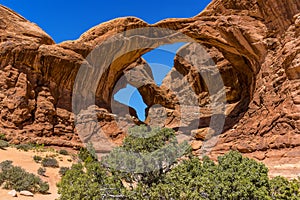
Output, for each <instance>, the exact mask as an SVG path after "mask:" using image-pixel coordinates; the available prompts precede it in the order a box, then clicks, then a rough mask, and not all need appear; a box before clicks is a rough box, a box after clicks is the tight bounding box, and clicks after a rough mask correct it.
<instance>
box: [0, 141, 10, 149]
mask: <svg viewBox="0 0 300 200" xmlns="http://www.w3.org/2000/svg"><path fill="white" fill-rule="evenodd" d="M7 147H9V144H8V142H6V141H4V140H0V149H2V150H4V149H6V148H7Z"/></svg>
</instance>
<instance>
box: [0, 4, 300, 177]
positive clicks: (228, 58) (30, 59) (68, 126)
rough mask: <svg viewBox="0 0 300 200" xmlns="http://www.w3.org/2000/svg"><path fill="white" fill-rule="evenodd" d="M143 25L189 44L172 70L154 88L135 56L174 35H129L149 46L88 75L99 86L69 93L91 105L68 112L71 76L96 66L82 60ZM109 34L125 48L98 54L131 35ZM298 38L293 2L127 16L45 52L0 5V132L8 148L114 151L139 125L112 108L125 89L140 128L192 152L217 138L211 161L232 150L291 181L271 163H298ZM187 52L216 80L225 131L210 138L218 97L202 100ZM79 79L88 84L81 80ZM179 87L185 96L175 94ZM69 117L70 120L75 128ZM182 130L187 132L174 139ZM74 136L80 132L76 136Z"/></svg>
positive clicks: (35, 35)
mask: <svg viewBox="0 0 300 200" xmlns="http://www.w3.org/2000/svg"><path fill="white" fill-rule="evenodd" d="M149 27H152V28H153V27H156V28H161V29H162V28H165V29H169V30H173V31H176V32H178V33H181V34H183V35H186V36H188V37H189V38H192V39H193V41H194V42H195V43H194V44H188V45H186V46H184V47H182V48H181V49H180V50H179V51H178V53H177V56H176V57H175V59H174V68H173V69H172V70H171V71H170V73H169V74H168V76H167V77H166V78H165V80H164V81H163V84H162V85H161V86H157V85H156V84H155V82H154V81H153V76H152V73H151V70H150V68H149V66H148V65H147V63H146V62H145V61H144V60H143V59H142V58H141V56H142V55H143V54H145V53H146V52H148V51H150V50H151V49H152V48H156V47H158V46H159V45H162V44H169V43H174V42H178V41H181V39H180V38H178V37H177V35H171V36H170V37H168V38H162V37H160V36H162V35H164V34H167V33H159V32H158V33H156V34H153V33H149V34H148V35H146V36H145V35H144V36H143V37H141V35H139V33H138V32H136V33H135V35H134V36H135V37H136V42H135V43H134V45H137V46H138V45H139V43H140V41H142V40H141V39H143V41H150V42H151V44H152V45H151V46H150V47H148V48H139V49H137V50H135V51H130V52H127V53H126V54H124V55H120V56H119V57H118V58H117V59H115V60H114V61H113V62H111V64H110V65H109V67H108V68H107V69H106V70H104V72H103V76H101V77H95V78H97V79H99V84H95V85H93V84H90V85H88V83H84V84H87V85H86V86H89V87H92V88H94V89H95V93H94V94H90V93H89V92H90V91H82V92H81V93H78V94H77V93H76V95H79V97H80V98H79V99H81V100H82V101H83V102H84V101H88V102H90V100H91V99H89V98H90V96H91V95H92V96H93V95H95V102H94V104H96V106H95V105H93V103H92V104H90V105H86V107H82V105H81V102H76V103H78V107H75V110H72V94H73V91H74V90H73V89H74V84H75V82H76V76H77V75H78V73H77V72H78V71H79V70H80V67H81V66H85V67H87V69H88V67H91V69H92V68H93V61H97V59H99V58H95V57H93V56H91V52H92V51H93V50H94V49H95V48H96V47H97V45H100V44H103V43H105V42H106V41H107V40H109V38H111V37H113V36H115V35H116V34H118V33H122V32H124V31H130V30H136V29H138V28H149ZM151 34H153V35H151ZM160 34H161V35H160ZM119 36H120V37H121V39H122V41H125V42H124V43H122V45H119V46H110V49H107V51H108V52H110V54H113V53H117V52H118V51H122V50H126V48H127V47H128V46H126V45H129V44H130V45H132V42H131V43H128V44H127V43H126V41H129V39H130V38H131V36H133V35H126V34H123V35H122V34H121V35H119ZM299 38H300V2H299V1H297V0H283V1H279V0H265V1H258V0H249V1H245V0H244V1H236V0H214V1H213V2H212V3H211V4H210V5H209V6H208V7H207V8H206V9H205V10H204V11H203V12H202V13H200V14H199V15H197V16H195V17H193V18H190V19H167V20H163V21H161V22H159V23H157V24H154V25H149V24H147V23H145V22H143V21H142V20H140V19H137V18H132V17H130V18H120V19H115V20H112V21H109V22H106V23H103V24H100V25H98V26H96V27H94V28H92V29H90V30H89V31H87V32H86V33H84V34H83V35H82V36H81V37H80V38H79V39H77V40H75V41H66V42H63V43H61V44H55V43H54V42H53V40H52V39H51V38H50V37H49V36H48V35H47V34H46V33H44V32H43V31H42V30H41V29H40V28H39V27H37V26H36V25H35V24H33V23H30V22H28V21H27V20H26V19H24V18H23V17H21V16H19V15H18V14H16V13H14V12H13V11H11V10H9V9H7V8H5V7H3V6H1V7H0V50H1V51H0V109H1V112H0V130H1V132H3V133H5V134H6V135H7V137H8V138H9V139H10V140H11V141H12V142H14V143H21V142H37V143H44V144H48V145H60V146H81V145H82V141H89V140H90V139H92V140H94V141H101V140H110V141H112V143H111V145H101V144H100V146H99V147H97V148H98V150H99V152H103V153H106V152H107V151H109V150H110V149H111V147H112V146H113V144H118V143H120V141H121V140H122V139H123V138H124V134H125V132H126V128H127V127H129V126H132V124H141V123H143V122H141V121H139V120H138V119H137V116H136V113H135V110H134V109H133V108H128V106H125V105H122V104H119V103H115V102H113V95H114V94H115V93H116V92H117V91H118V90H120V89H121V88H123V87H125V86H126V84H131V85H133V86H135V87H138V89H139V92H140V93H141V95H142V97H143V99H144V102H145V103H146V104H147V106H148V109H147V113H148V116H147V119H146V121H145V123H150V124H151V123H154V124H155V123H161V122H163V124H164V125H165V126H168V127H172V128H175V129H176V130H178V129H179V130H180V131H179V133H184V134H185V135H190V134H191V135H192V136H193V139H192V140H193V141H192V146H193V148H194V150H195V153H196V154H201V153H202V152H203V148H201V147H203V146H205V144H207V146H209V145H208V144H210V143H209V142H210V141H211V140H213V139H218V140H217V144H213V146H211V147H210V150H212V151H211V152H210V155H211V156H216V155H219V154H222V153H224V152H225V151H228V150H229V149H237V150H239V151H241V152H243V153H245V154H246V155H249V156H251V157H254V158H256V159H259V160H262V161H264V162H265V163H267V164H268V165H269V166H271V169H272V170H273V169H274V170H276V172H279V173H282V174H285V175H287V176H289V175H290V176H294V175H297V173H300V168H299V167H298V168H297V170H298V171H294V175H292V174H291V171H290V168H289V167H290V165H289V166H284V165H283V166H281V164H291V166H296V167H297V165H299V163H298V161H297V160H299V157H300V153H299V152H300V137H299V136H300V42H299V41H300V40H299ZM196 44H201V45H202V46H203V48H204V49H205V50H206V52H207V53H208V55H209V56H210V58H207V59H206V60H205V59H203V60H202V62H201V63H200V65H201V66H200V69H201V70H203V71H204V72H205V73H209V76H212V75H213V71H210V69H211V67H212V66H211V64H212V63H211V62H209V61H210V59H212V60H213V61H214V64H215V66H216V67H217V69H218V70H219V72H220V75H221V77H222V79H223V83H224V88H223V89H224V92H225V94H226V102H227V104H226V108H225V116H224V117H225V124H224V128H223V129H222V130H221V132H222V133H221V135H219V136H216V135H215V133H216V132H218V131H220V130H214V129H213V128H211V127H210V120H211V119H212V118H214V117H215V116H214V115H213V113H212V110H211V107H212V105H211V103H212V100H211V98H210V97H211V96H214V97H213V98H218V94H219V93H218V92H219V91H216V93H215V94H211V92H210V91H209V88H208V85H213V81H214V80H212V79H207V78H205V77H203V74H201V75H200V73H199V71H197V70H196V69H195V66H193V65H191V63H189V62H187V61H186V59H185V58H191V57H192V56H193V53H194V51H195V48H196V47H195V46H197V45H196ZM182 55H183V56H182ZM103 56H104V57H105V55H103ZM100 58H101V57H100ZM96 71H97V70H96ZM176 73H177V74H178V73H179V74H180V75H179V76H178V75H176ZM126 75H127V76H126ZM174 75H175V78H174ZM124 77H126V78H124ZM81 78H82V79H83V80H84V79H85V78H89V77H85V76H84V74H83V75H82V77H81ZM182 80H185V82H183V81H182ZM77 81H78V80H77ZM209 81H211V84H209V83H208V82H209ZM184 84H187V85H189V87H190V88H191V89H192V90H181V89H179V88H180V86H182V85H184ZM76 87H77V85H76V84H75V88H76ZM215 89H216V90H217V89H218V88H215ZM190 91H192V93H193V94H191V95H190ZM176 92H178V93H177V95H176ZM187 99H195V100H196V102H197V103H198V104H197V106H199V107H200V109H199V110H198V111H196V112H195V110H193V109H192V108H191V110H187V111H186V112H182V107H183V106H185V105H187V106H188V105H189V104H190V101H187ZM73 103H74V102H73ZM155 105H161V106H160V107H157V106H155ZM73 106H74V105H73ZM76 106H77V105H76ZM73 108H74V107H73ZM72 111H74V112H75V114H79V115H78V117H79V118H78V119H80V120H79V121H78V122H79V123H78V125H77V126H76V129H75V124H74V120H75V118H76V117H75V115H74V114H73V113H72ZM198 112H199V113H200V114H199V113H198ZM183 114H184V117H182V116H183ZM95 116H96V117H95ZM182 118H184V120H182ZM216 119H218V118H216ZM220 119H221V118H220ZM87 122H92V124H89V123H88V125H87ZM189 127H193V130H188V132H184V131H185V130H187V128H189ZM100 129H101V130H100ZM77 132H84V134H80V135H79V136H80V137H78V135H77V134H76V133H77ZM80 139H81V140H80ZM280 170H281V171H280ZM288 173H290V174H288Z"/></svg>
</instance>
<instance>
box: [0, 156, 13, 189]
mask: <svg viewBox="0 0 300 200" xmlns="http://www.w3.org/2000/svg"><path fill="white" fill-rule="evenodd" d="M12 163H13V161H11V160H5V161H3V162H1V163H0V169H1V170H5V169H7V168H9V167H11V166H12ZM0 185H1V184H0Z"/></svg>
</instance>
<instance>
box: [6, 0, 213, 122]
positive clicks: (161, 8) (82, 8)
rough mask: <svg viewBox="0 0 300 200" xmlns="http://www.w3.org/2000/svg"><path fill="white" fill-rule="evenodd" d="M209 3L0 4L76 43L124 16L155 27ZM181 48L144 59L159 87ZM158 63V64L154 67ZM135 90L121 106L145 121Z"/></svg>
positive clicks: (10, 0)
mask: <svg viewBox="0 0 300 200" xmlns="http://www.w3.org/2000/svg"><path fill="white" fill-rule="evenodd" d="M208 3H210V0H152V1H137V0H130V1H129V0H105V1H104V0H87V1H83V0H73V1H71V0H30V1H25V0H0V4H2V5H4V6H7V7H9V8H10V9H12V10H14V11H16V12H17V13H19V14H21V15H22V16H24V17H25V18H26V19H28V20H29V21H32V22H34V23H36V24H37V25H38V26H40V27H41V28H42V29H43V30H45V31H46V32H47V33H48V34H49V35H50V36H51V37H52V38H53V39H54V40H55V41H56V42H57V43H60V42H62V41H65V40H74V39H77V38H78V37H79V36H80V35H81V34H82V33H84V32H85V31H87V30H88V29H90V28H91V27H93V26H95V25H98V24H100V23H102V22H105V21H108V20H111V19H114V18H117V17H124V16H135V17H138V18H141V19H142V20H144V21H146V22H148V23H151V24H152V23H156V22H158V21H160V20H162V19H166V18H186V17H192V16H195V15H197V14H198V13H200V12H201V11H202V10H203V9H204V8H205V7H206V6H207V5H208ZM179 47H180V45H178V44H177V45H176V44H175V45H171V46H167V47H166V49H165V50H167V51H165V50H153V51H152V52H150V53H148V54H146V55H144V56H143V58H144V59H146V61H147V62H148V63H150V65H151V67H152V70H153V73H154V77H155V79H156V81H157V82H158V83H159V82H161V80H162V79H163V77H164V76H165V75H166V74H167V72H168V71H169V69H170V68H171V67H172V65H173V58H174V54H173V53H170V52H168V51H169V50H172V51H173V50H174V49H177V48H179ZM155 63H156V64H155ZM133 90H134V88H132V89H131V90H128V91H126V90H125V91H123V93H122V91H121V92H120V94H121V95H120V94H118V95H119V96H120V97H119V98H118V100H119V101H121V102H124V103H125V102H127V103H128V101H129V104H130V105H131V106H132V107H134V108H136V110H137V111H138V115H139V117H140V118H141V119H142V120H143V119H144V108H145V105H144V104H143V102H142V100H141V97H140V96H139V94H138V93H137V92H134V93H133V95H132V96H131V97H130V96H128V95H127V96H126V94H131V93H132V91H133Z"/></svg>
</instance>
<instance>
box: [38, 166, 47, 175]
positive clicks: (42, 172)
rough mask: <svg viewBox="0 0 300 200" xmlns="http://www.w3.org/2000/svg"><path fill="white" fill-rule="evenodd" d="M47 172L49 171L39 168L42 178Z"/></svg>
mask: <svg viewBox="0 0 300 200" xmlns="http://www.w3.org/2000/svg"><path fill="white" fill-rule="evenodd" d="M46 171H47V170H46V168H44V167H40V168H38V170H37V173H38V175H40V176H45V173H46Z"/></svg>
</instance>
